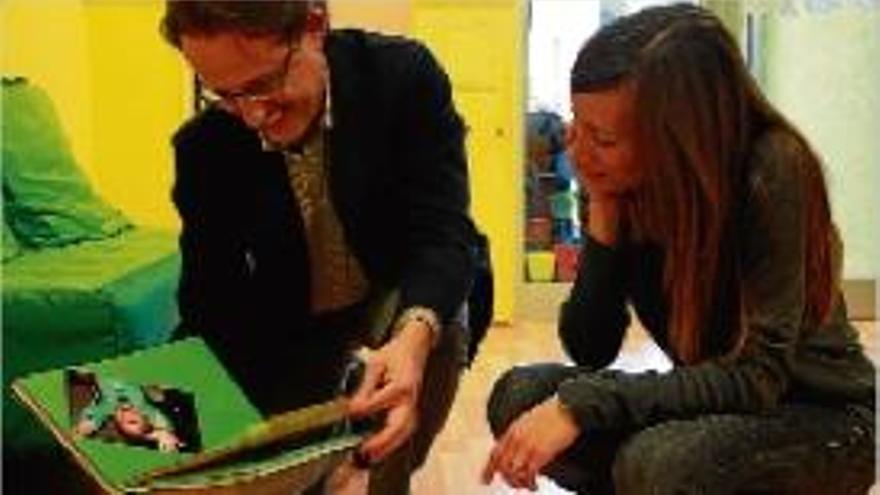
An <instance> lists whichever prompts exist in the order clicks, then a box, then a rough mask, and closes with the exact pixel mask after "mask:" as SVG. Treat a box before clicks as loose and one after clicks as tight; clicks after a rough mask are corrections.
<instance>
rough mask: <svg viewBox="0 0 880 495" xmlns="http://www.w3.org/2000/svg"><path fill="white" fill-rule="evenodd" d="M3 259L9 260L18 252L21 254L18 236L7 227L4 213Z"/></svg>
mask: <svg viewBox="0 0 880 495" xmlns="http://www.w3.org/2000/svg"><path fill="white" fill-rule="evenodd" d="M2 250H3V261H7V260H11V259H12V258H15V257H16V256H18V255H19V254H21V244H19V243H18V238H16V237H15V233H14V232H12V229H11V228H10V227H9V224H8V223H6V218H5V215H4V218H3V248H2Z"/></svg>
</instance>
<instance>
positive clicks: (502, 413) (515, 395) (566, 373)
mask: <svg viewBox="0 0 880 495" xmlns="http://www.w3.org/2000/svg"><path fill="white" fill-rule="evenodd" d="M574 372H575V369H574V368H572V367H570V366H566V365H562V364H556V363H553V364H535V365H529V366H517V367H514V368H511V369H509V370H507V371H506V372H505V373H504V374H503V375H501V377H500V378H499V379H498V380H496V382H495V385H494V386H493V387H492V392H491V393H490V395H489V401H488V405H487V408H486V409H487V410H486V413H487V419H488V421H489V426H490V428H491V429H492V433H493V434H494V435H495V436H499V435H501V434H502V433H504V431H505V430H506V429H507V427H508V425H510V423H512V422H513V421H514V420H515V419H516V418H517V417H519V415H520V414H522V413H523V412H525V411H528V410H529V409H531V408H533V407H535V406H536V405H538V404H539V403H541V402H542V401H544V400H545V399H547V398H548V397H550V396H552V395H553V394H555V393H556V389H557V388H558V387H559V383H560V382H562V381H563V380H565V379H566V378H568V377H570V376H571V375H572V374H573V373H574Z"/></svg>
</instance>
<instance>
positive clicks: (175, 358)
mask: <svg viewBox="0 0 880 495" xmlns="http://www.w3.org/2000/svg"><path fill="white" fill-rule="evenodd" d="M12 389H13V392H14V394H15V396H16V398H17V399H18V400H19V401H21V403H22V404H24V405H25V406H26V407H27V408H28V409H29V410H30V411H31V412H33V413H34V414H35V415H36V416H37V417H38V419H39V420H40V422H41V423H42V424H43V425H44V426H45V427H46V428H48V429H49V430H50V431H51V432H52V434H53V435H54V437H55V438H56V439H57V440H58V441H59V442H60V443H61V444H62V445H63V446H64V447H65V449H67V451H69V452H70V453H71V454H72V456H73V458H74V459H75V460H76V462H77V464H79V465H80V466H81V467H82V468H83V470H85V472H87V473H88V474H89V475H90V476H91V477H92V478H94V480H95V481H96V483H97V484H98V485H100V486H101V487H102V489H103V490H104V491H106V492H108V493H171V492H174V493H187V492H189V493H227V492H228V493H239V492H240V491H241V490H249V489H253V490H255V492H257V493H266V492H273V491H274V490H273V489H272V488H271V487H273V486H274V487H279V488H280V487H283V491H284V493H296V492H297V491H299V490H304V489H305V488H307V487H309V486H311V485H312V484H314V483H315V482H316V481H317V480H318V479H320V478H321V477H322V476H323V475H324V474H326V473H327V472H329V471H330V470H332V469H333V468H334V467H335V466H336V465H338V464H339V463H340V462H341V461H342V460H343V459H345V457H346V456H347V455H348V454H349V453H350V451H351V450H352V449H353V448H354V447H355V446H356V445H357V444H358V443H360V441H361V439H362V437H361V436H360V435H357V434H353V433H351V431H350V428H348V427H347V421H346V418H345V408H344V402H343V399H336V400H332V401H329V402H326V403H322V404H316V405H313V406H309V407H306V408H303V409H299V410H296V411H291V412H288V413H284V414H280V415H276V416H272V417H268V418H264V417H262V416H261V414H260V412H259V411H258V410H257V409H256V408H255V407H254V406H253V405H252V404H251V403H250V402H249V401H248V400H247V397H246V396H245V394H244V393H243V392H242V391H241V389H240V388H239V387H238V385H237V384H236V383H235V382H234V381H233V379H232V378H231V376H230V375H229V374H228V373H227V372H226V370H225V369H224V368H223V366H222V364H221V362H220V361H219V360H218V359H217V358H216V357H215V356H214V355H213V354H212V353H211V351H210V349H209V348H208V346H207V345H206V344H205V343H204V342H203V341H202V340H201V339H199V338H189V339H186V340H180V341H177V342H173V343H170V344H165V345H162V346H158V347H154V348H150V349H146V350H142V351H139V352H136V353H133V354H130V355H126V356H122V357H118V358H114V359H109V360H105V361H100V362H95V363H88V364H82V365H79V366H76V367H69V368H63V369H56V370H52V371H47V372H42V373H37V374H33V375H30V376H27V377H25V378H22V379H19V380H16V381H15V382H14V383H13V384H12Z"/></svg>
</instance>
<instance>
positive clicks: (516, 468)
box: [482, 397, 580, 490]
mask: <svg viewBox="0 0 880 495" xmlns="http://www.w3.org/2000/svg"><path fill="white" fill-rule="evenodd" d="M578 435H580V427H578V425H577V423H576V422H575V420H574V417H572V415H571V413H570V412H568V411H566V410H565V409H564V408H563V407H562V405H561V404H560V403H559V400H558V399H557V398H556V397H553V398H551V399H548V400H546V401H544V402H542V403H541V404H539V405H537V406H535V407H534V408H532V409H531V410H529V411H527V412H525V413H523V414H522V415H521V416H520V417H519V418H517V419H516V421H514V422H513V423H511V424H510V426H509V427H508V428H507V431H506V432H504V435H502V436H501V438H500V439H499V440H498V442H497V443H496V444H495V448H493V449H492V453H491V454H490V455H489V461H488V462H487V463H486V466H485V467H484V468H483V476H482V478H483V483H484V484H489V483H491V482H492V478H493V477H494V476H495V473H498V474H500V475H501V477H502V478H504V481H505V482H507V484H508V485H510V486H512V487H514V488H528V489H529V490H537V488H538V485H537V483H536V477H537V475H538V473H539V472H540V471H541V469H543V468H544V467H545V466H546V465H547V464H549V463H550V461H552V460H553V459H555V458H556V457H557V456H558V455H559V454H560V453H561V452H562V451H564V450H565V449H567V448H568V447H569V446H570V445H571V444H572V443H574V441H575V440H576V439H577V437H578Z"/></svg>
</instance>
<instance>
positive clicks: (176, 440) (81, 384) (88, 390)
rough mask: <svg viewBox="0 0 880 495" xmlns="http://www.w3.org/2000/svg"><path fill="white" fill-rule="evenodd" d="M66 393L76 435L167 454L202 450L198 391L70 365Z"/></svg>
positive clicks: (67, 373) (73, 430) (67, 372)
mask: <svg viewBox="0 0 880 495" xmlns="http://www.w3.org/2000/svg"><path fill="white" fill-rule="evenodd" d="M66 382H67V396H68V402H69V405H70V418H71V428H72V432H73V435H74V437H78V438H94V439H98V440H105V441H108V442H122V443H125V444H127V445H131V446H135V447H145V448H150V449H157V450H159V451H162V452H198V451H199V450H201V435H200V433H199V428H198V421H197V416H196V410H195V401H194V399H193V395H192V394H191V393H188V392H184V391H182V390H177V389H173V388H168V387H161V386H158V385H143V384H135V383H128V382H126V381H124V380H119V379H117V378H114V377H111V376H104V375H98V374H96V373H94V372H91V371H88V370H84V369H77V368H69V369H67V371H66Z"/></svg>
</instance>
